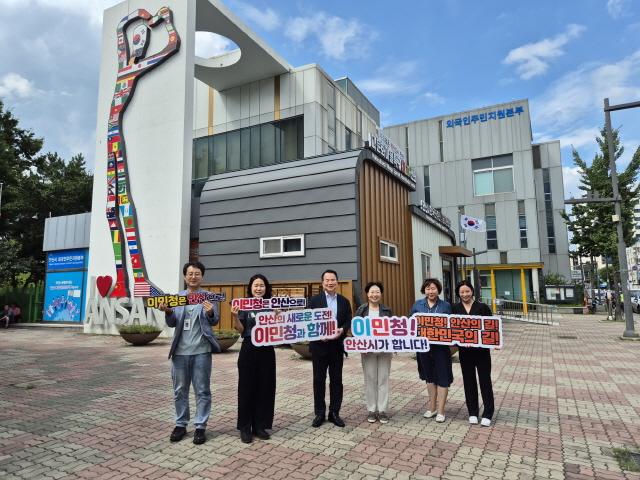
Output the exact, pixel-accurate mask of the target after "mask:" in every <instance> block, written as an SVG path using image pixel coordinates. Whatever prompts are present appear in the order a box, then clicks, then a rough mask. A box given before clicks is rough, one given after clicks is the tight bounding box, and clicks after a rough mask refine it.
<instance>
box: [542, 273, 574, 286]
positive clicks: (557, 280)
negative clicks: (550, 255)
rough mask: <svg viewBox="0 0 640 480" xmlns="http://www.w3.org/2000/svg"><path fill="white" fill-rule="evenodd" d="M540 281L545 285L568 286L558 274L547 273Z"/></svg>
mask: <svg viewBox="0 0 640 480" xmlns="http://www.w3.org/2000/svg"><path fill="white" fill-rule="evenodd" d="M542 281H543V283H544V284H545V285H568V284H569V282H568V281H567V279H566V278H564V276H563V275H560V274H559V273H553V272H550V273H547V274H545V275H544V276H543V277H542Z"/></svg>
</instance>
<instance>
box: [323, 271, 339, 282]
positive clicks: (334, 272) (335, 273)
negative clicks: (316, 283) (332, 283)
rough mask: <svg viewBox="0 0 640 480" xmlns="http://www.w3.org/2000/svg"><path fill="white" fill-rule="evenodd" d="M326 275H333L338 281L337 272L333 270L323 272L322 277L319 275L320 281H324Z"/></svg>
mask: <svg viewBox="0 0 640 480" xmlns="http://www.w3.org/2000/svg"><path fill="white" fill-rule="evenodd" d="M326 273H333V274H334V275H335V276H336V280H337V279H338V272H336V271H335V270H325V271H324V272H322V275H320V280H324V275H325V274H326Z"/></svg>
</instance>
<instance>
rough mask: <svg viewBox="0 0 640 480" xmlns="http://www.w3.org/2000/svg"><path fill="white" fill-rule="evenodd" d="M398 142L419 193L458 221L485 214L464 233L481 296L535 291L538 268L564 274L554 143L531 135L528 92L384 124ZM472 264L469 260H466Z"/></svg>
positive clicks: (561, 191)
mask: <svg viewBox="0 0 640 480" xmlns="http://www.w3.org/2000/svg"><path fill="white" fill-rule="evenodd" d="M384 131H385V134H387V135H388V136H389V137H390V138H391V140H392V141H393V142H394V143H396V144H397V145H399V146H400V147H402V148H404V149H405V151H406V155H407V157H408V160H409V164H410V165H411V166H412V167H413V168H414V169H415V172H416V174H417V180H418V188H417V190H416V193H415V195H416V198H414V203H419V201H421V200H423V201H425V202H426V203H428V204H430V205H431V206H433V207H435V208H437V209H440V210H441V211H442V213H443V214H444V215H446V216H447V217H449V218H451V219H452V220H453V221H454V223H456V224H458V223H459V222H457V219H459V217H460V215H469V216H472V217H477V218H481V219H484V220H485V221H486V224H487V231H486V232H483V233H476V232H466V236H465V234H464V233H462V230H461V228H460V227H454V228H453V230H454V232H455V233H456V237H457V240H458V243H461V244H463V245H466V248H468V249H470V250H473V249H475V250H476V251H477V252H484V253H481V254H479V255H477V263H478V265H479V268H480V277H481V283H482V296H483V297H485V298H506V299H512V300H520V299H525V298H526V299H527V300H531V299H532V298H533V299H540V275H541V274H542V273H547V272H554V273H555V272H557V273H560V274H562V275H563V276H565V277H566V278H569V277H570V274H571V271H570V266H569V255H568V246H569V245H568V236H567V228H566V225H565V223H564V221H563V219H562V217H561V216H560V214H561V212H562V211H563V210H564V187H563V181H562V165H561V159H560V143H559V142H549V143H542V144H533V143H532V134H531V121H530V115H529V104H528V101H527V100H519V101H514V102H510V103H504V104H500V105H493V106H490V107H486V108H481V109H477V110H470V111H466V112H461V113H457V114H451V115H445V116H441V117H436V118H432V119H426V120H419V121H415V122H411V123H406V124H400V125H394V126H390V127H385V129H384ZM468 268H470V265H468Z"/></svg>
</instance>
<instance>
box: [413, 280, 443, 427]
mask: <svg viewBox="0 0 640 480" xmlns="http://www.w3.org/2000/svg"><path fill="white" fill-rule="evenodd" d="M420 293H423V294H424V295H425V298H421V299H420V300H418V301H417V302H416V303H414V304H413V307H411V313H410V315H413V314H414V313H445V314H450V313H451V305H450V304H449V303H448V302H445V301H444V300H441V299H440V298H439V295H440V294H441V293H442V283H440V280H438V279H437V278H427V279H425V281H424V282H422V287H421V288H420ZM417 359H418V373H419V375H420V379H421V380H424V381H425V382H427V392H428V393H429V407H428V409H427V411H426V412H425V413H424V418H432V417H436V422H439V423H442V422H444V421H445V415H444V406H445V404H446V403H447V395H448V393H449V387H450V386H451V384H452V383H453V368H452V366H451V350H450V349H449V345H434V344H431V345H430V348H429V351H428V352H418V354H417Z"/></svg>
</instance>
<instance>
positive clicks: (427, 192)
mask: <svg viewBox="0 0 640 480" xmlns="http://www.w3.org/2000/svg"><path fill="white" fill-rule="evenodd" d="M422 168H423V172H424V203H426V204H427V205H431V183H430V180H429V167H422Z"/></svg>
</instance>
